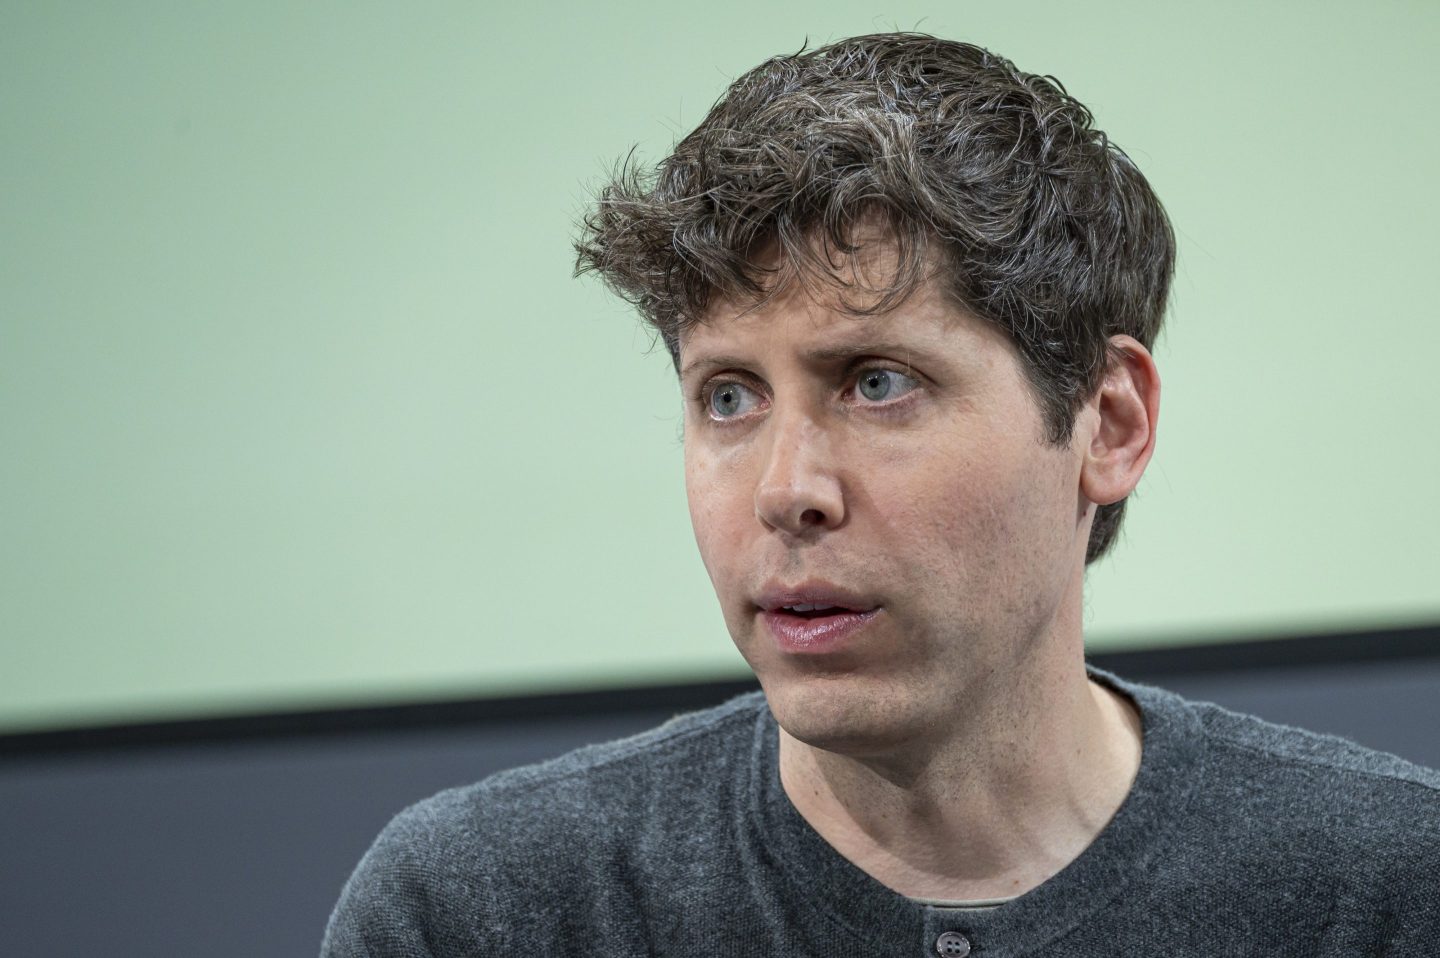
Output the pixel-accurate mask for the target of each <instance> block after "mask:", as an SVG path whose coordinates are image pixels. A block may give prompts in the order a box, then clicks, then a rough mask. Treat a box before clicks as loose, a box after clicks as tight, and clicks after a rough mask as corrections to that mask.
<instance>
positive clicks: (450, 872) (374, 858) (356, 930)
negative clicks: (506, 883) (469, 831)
mask: <svg viewBox="0 0 1440 958" xmlns="http://www.w3.org/2000/svg"><path fill="white" fill-rule="evenodd" d="M437 817H438V816H437V814H436V811H435V809H434V808H433V807H431V806H429V805H427V803H421V804H420V805H418V806H413V807H411V808H409V809H406V810H405V811H404V812H401V813H400V814H399V815H397V816H396V817H395V818H394V819H393V820H392V821H391V822H390V824H389V825H387V826H386V827H385V829H384V831H382V832H381V833H380V835H379V837H378V838H376V839H375V842H374V844H372V845H371V846H370V849H369V851H367V852H366V853H365V856H364V857H363V858H362V859H361V860H360V864H359V865H358V866H356V868H355V871H354V873H352V874H351V876H350V878H349V880H348V881H347V882H346V883H345V887H344V889H343V890H342V891H341V893H340V900H339V902H338V903H337V904H336V905H335V909H334V911H333V912H332V913H331V915H330V920H329V923H328V924H327V926H326V929H325V937H324V941H323V942H322V944H321V947H320V955H321V958H461V956H465V958H480V956H490V955H504V954H507V953H508V949H507V948H506V947H505V945H504V943H503V942H502V941H499V940H494V939H492V940H484V939H486V938H489V937H490V936H487V935H485V934H484V928H485V922H484V915H483V912H484V911H485V910H486V909H485V907H484V904H485V903H484V901H483V896H482V894H481V891H482V889H483V888H484V886H485V882H484V880H483V869H480V868H478V867H477V866H478V864H479V862H478V861H476V860H474V859H473V857H472V856H469V855H465V854H458V855H457V854H456V853H455V848H456V846H455V843H454V841H453V839H454V835H453V832H451V833H449V834H448V836H447V833H446V830H445V827H444V825H443V824H442V823H441V822H439V821H438V820H437Z"/></svg>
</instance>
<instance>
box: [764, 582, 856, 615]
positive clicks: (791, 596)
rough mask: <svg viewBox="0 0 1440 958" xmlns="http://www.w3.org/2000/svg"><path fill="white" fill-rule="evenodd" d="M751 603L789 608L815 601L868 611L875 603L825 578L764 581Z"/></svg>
mask: <svg viewBox="0 0 1440 958" xmlns="http://www.w3.org/2000/svg"><path fill="white" fill-rule="evenodd" d="M755 604H756V605H757V606H759V607H760V608H761V609H763V610H765V611H766V612H775V611H777V610H779V609H786V608H791V607H793V606H797V605H816V606H821V607H834V608H839V609H847V610H849V611H851V612H869V611H870V610H871V609H874V608H877V607H878V606H879V603H877V602H875V601H874V600H873V599H869V598H867V597H865V596H863V595H861V594H860V593H858V592H851V591H850V590H849V589H846V588H843V587H841V586H838V585H832V584H831V583H829V582H820V581H814V580H812V581H809V582H801V583H799V584H798V585H782V584H780V583H778V582H770V583H766V585H765V588H764V590H763V591H762V592H761V593H760V595H759V596H757V597H756V599H755Z"/></svg>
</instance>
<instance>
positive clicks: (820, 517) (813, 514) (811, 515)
mask: <svg viewBox="0 0 1440 958" xmlns="http://www.w3.org/2000/svg"><path fill="white" fill-rule="evenodd" d="M800 524H801V525H806V526H819V525H824V524H825V513H823V512H821V511H820V510H819V509H806V510H805V511H804V512H802V513H800Z"/></svg>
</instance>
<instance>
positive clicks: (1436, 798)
mask: <svg viewBox="0 0 1440 958" xmlns="http://www.w3.org/2000/svg"><path fill="white" fill-rule="evenodd" d="M1190 704H1191V707H1192V708H1194V710H1195V713H1196V716H1197V718H1198V719H1199V720H1200V723H1201V726H1202V727H1203V728H1204V730H1205V735H1206V738H1207V739H1208V740H1209V741H1210V742H1211V744H1212V745H1214V746H1216V747H1219V748H1222V749H1224V748H1228V749H1235V750H1239V751H1243V752H1248V753H1251V754H1253V755H1256V756H1259V757H1263V758H1266V759H1269V760H1270V761H1271V762H1272V763H1273V764H1274V765H1275V766H1276V767H1278V768H1286V767H1308V768H1313V769H1316V770H1320V771H1325V772H1329V773H1331V774H1333V775H1336V776H1341V777H1343V778H1345V779H1346V780H1348V781H1350V782H1352V783H1353V784H1354V785H1356V786H1361V787H1365V786H1368V787H1370V788H1375V789H1380V790H1382V791H1395V792H1400V793H1405V794H1407V795H1409V796H1411V797H1412V798H1413V800H1415V801H1418V802H1422V803H1428V804H1431V805H1435V806H1440V771H1437V770H1436V769H1432V768H1426V767H1425V766H1423V765H1417V764H1415V763H1414V762H1409V761H1406V760H1405V759H1403V758H1401V757H1399V756H1398V755H1392V754H1390V753H1389V752H1382V751H1379V750H1377V749H1373V748H1368V747H1366V746H1364V745H1361V744H1359V743H1357V742H1354V741H1351V740H1350V739H1346V738H1341V737H1339V736H1336V735H1325V734H1321V733H1318V732H1311V731H1308V730H1306V729H1302V728H1296V727H1294V726H1290V725H1281V724H1278V723H1275V722H1270V721H1266V720H1265V719H1262V718H1259V717H1257V716H1254V715H1246V714H1244V713H1240V712H1233V711H1231V710H1229V709H1226V708H1224V707H1222V706H1219V705H1216V704H1214V703H1211V702H1192V703H1190Z"/></svg>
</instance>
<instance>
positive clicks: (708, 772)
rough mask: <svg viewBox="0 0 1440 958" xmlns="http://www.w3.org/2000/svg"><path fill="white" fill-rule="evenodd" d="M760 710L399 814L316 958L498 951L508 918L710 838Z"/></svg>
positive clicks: (712, 716)
mask: <svg viewBox="0 0 1440 958" xmlns="http://www.w3.org/2000/svg"><path fill="white" fill-rule="evenodd" d="M764 708H765V706H764V699H763V697H762V696H761V695H760V694H759V693H751V694H749V695H744V696H740V697H738V698H736V699H733V700H731V701H730V702H727V703H725V704H724V705H720V706H717V707H715V708H711V709H706V710H704V711H700V712H694V713H689V714H686V715H681V716H677V717H676V718H673V719H671V720H670V721H668V722H666V723H665V724H663V725H661V726H659V727H657V728H654V729H652V730H650V731H647V732H643V733H640V734H639V735H634V736H630V737H628V738H624V739H619V740H616V741H612V742H606V743H604V744H599V745H591V746H586V747H584V748H580V749H577V750H575V751H572V752H569V753H567V754H565V755H562V756H560V757H558V758H554V759H551V760H549V761H546V762H540V763H537V764H534V765H527V766H522V767H519V768H514V769H510V770H507V771H503V772H498V773H496V774H494V775H491V776H489V777H487V778H485V779H482V780H481V781H479V782H476V783H474V784H471V785H466V786H462V787H459V788H451V789H447V790H445V791H442V792H439V793H438V794H436V795H433V796H431V797H430V798H427V799H424V800H423V801H420V802H417V803H415V804H413V805H411V806H409V807H408V808H406V809H404V810H403V811H401V812H400V813H399V814H397V815H396V816H395V817H394V818H392V819H391V820H390V822H389V824H388V825H386V826H385V828H384V830H383V831H381V833H380V835H379V837H377V838H376V839H375V841H374V843H373V844H372V845H371V847H370V849H369V850H368V851H367V852H366V853H365V856H364V857H363V858H362V859H361V861H360V864H359V865H358V866H357V867H356V869H355V871H354V872H353V873H352V875H351V876H350V879H349V881H348V882H347V884H346V887H345V889H344V891H343V892H342V894H341V898H340V902H339V904H338V905H337V906H336V908H335V911H334V913H333V914H332V915H331V919H330V923H329V926H328V928H327V932H326V943H327V944H326V949H325V951H324V954H325V955H327V956H329V955H332V954H333V955H337V956H338V955H346V956H349V955H360V954H365V955H369V954H377V955H379V954H383V955H410V954H412V953H414V954H417V955H419V954H424V955H430V954H432V952H431V951H428V950H414V949H419V946H418V945H417V944H416V943H417V942H422V941H444V942H446V943H447V947H446V949H444V950H443V953H444V954H447V955H448V954H452V953H454V954H470V953H491V951H492V949H495V948H497V947H499V948H501V950H503V947H504V946H505V943H507V942H510V941H511V939H512V937H513V936H514V935H515V934H517V931H516V929H517V927H518V926H517V921H516V916H522V915H533V914H535V913H536V910H537V909H542V910H543V909H545V908H549V907H554V906H555V904H556V903H557V902H564V901H581V900H586V901H588V900H590V899H595V898H597V897H602V898H603V897H604V896H605V895H608V894H614V893H616V890H617V889H622V888H624V887H626V886H627V881H625V880H622V879H624V877H625V876H626V875H627V873H631V872H633V871H634V870H635V868H637V867H640V866H639V865H637V862H643V861H646V860H649V859H653V858H656V856H655V855H654V854H652V852H653V851H654V849H655V848H658V847H660V846H662V845H663V844H664V843H673V842H674V841H676V840H677V839H679V840H682V841H683V840H684V838H685V836H687V835H691V833H693V835H691V837H693V838H694V839H695V840H696V841H697V842H707V841H711V840H713V838H714V834H715V829H716V828H717V827H719V825H718V823H717V819H716V815H715V814H714V813H713V810H714V809H715V808H723V807H725V806H727V805H730V806H732V807H733V803H734V795H735V793H736V791H737V789H738V786H737V785H736V784H735V782H734V781H733V779H734V778H735V773H737V772H738V771H739V769H740V766H741V763H743V762H744V761H746V759H747V758H748V755H749V749H750V745H751V742H752V741H753V730H754V728H755V723H756V720H757V719H758V718H759V716H760V714H761V710H763V709H764ZM727 793H728V795H727ZM702 805H704V806H707V807H708V811H707V812H706V813H704V814H697V809H698V808H699V807H700V806H702ZM556 921H557V922H560V923H561V924H563V921H562V919H561V918H560V917H557V918H556ZM521 924H523V923H521ZM556 927H559V925H557V926H556ZM407 949H410V950H407ZM452 949H453V951H452ZM412 950H413V951H412ZM434 953H436V954H439V953H442V952H434Z"/></svg>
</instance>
